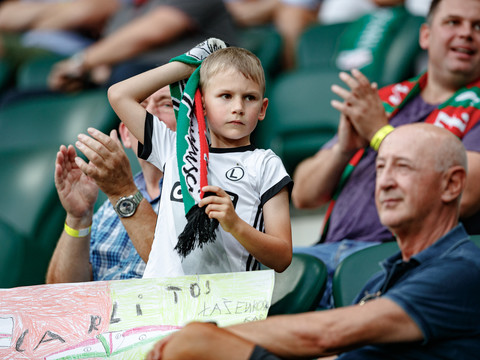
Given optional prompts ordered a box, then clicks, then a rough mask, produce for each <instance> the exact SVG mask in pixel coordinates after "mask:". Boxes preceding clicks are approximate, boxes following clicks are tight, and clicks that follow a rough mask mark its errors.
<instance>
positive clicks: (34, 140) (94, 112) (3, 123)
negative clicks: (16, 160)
mask: <svg viewBox="0 0 480 360" xmlns="http://www.w3.org/2000/svg"><path fill="white" fill-rule="evenodd" d="M117 125H118V118H117V116H116V114H115V112H114V111H113V109H112V107H111V106H110V104H109V102H108V99H107V94H106V91H105V90H103V89H97V90H89V91H84V92H81V93H79V94H45V95H38V96H34V97H26V98H25V99H21V100H17V101H14V102H12V103H9V104H7V105H5V106H3V107H2V111H0V132H1V133H2V134H8V135H9V136H8V137H4V139H3V140H4V141H1V142H0V150H5V149H8V150H12V149H22V148H26V147H30V148H38V147H51V146H52V145H54V146H55V147H57V148H58V147H59V146H60V145H61V144H66V145H68V144H74V143H75V141H76V140H77V135H78V134H79V133H81V132H83V133H86V130H87V128H88V127H96V128H98V129H99V130H101V131H103V132H106V133H109V132H110V130H111V129H113V128H116V127H117Z"/></svg>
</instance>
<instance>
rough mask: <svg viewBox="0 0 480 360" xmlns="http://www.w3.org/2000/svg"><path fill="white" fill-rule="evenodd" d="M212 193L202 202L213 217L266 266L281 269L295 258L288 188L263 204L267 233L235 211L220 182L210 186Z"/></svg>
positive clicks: (207, 189) (201, 204)
mask: <svg viewBox="0 0 480 360" xmlns="http://www.w3.org/2000/svg"><path fill="white" fill-rule="evenodd" d="M202 190H203V191H205V192H214V193H216V195H217V196H208V197H206V198H204V199H202V201H201V202H200V204H199V206H200V207H203V206H206V208H205V212H206V213H207V214H208V215H209V217H210V218H214V219H217V220H218V221H219V222H220V225H221V226H222V228H223V229H224V230H225V231H227V232H229V233H231V234H232V235H233V236H234V237H235V239H237V241H238V242H239V243H240V244H242V245H243V247H244V248H245V249H246V250H247V251H248V252H249V253H250V254H252V255H253V256H254V257H255V258H256V259H257V260H258V261H260V262H261V263H262V264H264V265H265V266H268V267H269V268H271V269H274V270H276V271H278V272H281V271H283V270H285V269H286V268H287V267H288V265H290V262H291V261H292V231H291V225H290V212H289V207H288V191H287V189H286V188H284V189H283V190H281V191H280V192H279V193H278V194H277V195H275V196H274V197H273V198H271V199H270V200H269V201H267V202H266V203H265V205H264V206H263V216H264V221H265V233H262V232H260V231H258V230H257V229H255V228H253V227H252V226H251V225H250V224H248V223H247V222H245V221H243V220H242V219H241V218H240V217H239V216H238V215H237V213H236V212H235V209H234V208H233V204H232V201H231V200H230V197H229V195H228V194H227V193H226V192H225V191H224V190H222V189H221V188H219V187H218V186H206V187H204V188H203V189H202Z"/></svg>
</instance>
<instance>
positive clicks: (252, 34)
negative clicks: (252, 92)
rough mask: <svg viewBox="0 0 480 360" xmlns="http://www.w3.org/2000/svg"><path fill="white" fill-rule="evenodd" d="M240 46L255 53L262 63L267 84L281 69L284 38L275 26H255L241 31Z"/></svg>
mask: <svg viewBox="0 0 480 360" xmlns="http://www.w3.org/2000/svg"><path fill="white" fill-rule="evenodd" d="M239 37H240V40H239V46H241V47H243V48H245V49H248V50H250V51H251V52H253V53H254V54H255V55H257V57H258V58H259V59H260V61H261V62H262V66H263V69H264V71H265V77H266V80H267V83H268V81H269V79H271V78H272V77H274V76H275V75H276V74H277V73H278V72H279V71H280V69H281V62H280V61H279V60H278V59H279V58H280V56H281V55H280V54H281V52H282V46H283V44H282V38H281V36H280V34H279V33H278V32H277V31H276V30H275V28H274V27H273V26H253V27H246V28H242V29H240V30H239Z"/></svg>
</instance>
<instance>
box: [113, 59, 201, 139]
mask: <svg viewBox="0 0 480 360" xmlns="http://www.w3.org/2000/svg"><path fill="white" fill-rule="evenodd" d="M194 69H195V68H194V67H192V66H190V65H186V64H183V63H180V62H172V63H168V64H165V65H162V66H160V67H157V68H155V69H152V70H149V71H146V72H144V73H141V74H139V75H136V76H133V77H131V78H128V79H126V80H123V81H121V82H118V83H116V84H114V85H112V86H111V87H110V88H109V89H108V100H109V101H110V104H111V106H112V108H113V110H115V112H116V114H117V115H118V117H119V118H120V120H121V121H122V122H124V123H125V125H126V126H127V127H128V129H129V130H130V131H131V132H132V133H133V135H134V136H135V137H136V138H137V139H138V141H140V142H141V143H142V144H143V143H144V124H145V123H144V122H142V121H144V120H145V109H144V107H143V106H142V105H141V103H142V102H143V101H144V100H145V99H146V98H147V97H149V96H150V95H151V94H153V93H154V92H156V91H157V90H158V89H161V88H162V87H164V86H166V85H170V84H172V83H174V82H177V81H179V80H182V79H185V78H188V77H189V76H190V75H191V74H192V72H193V71H194Z"/></svg>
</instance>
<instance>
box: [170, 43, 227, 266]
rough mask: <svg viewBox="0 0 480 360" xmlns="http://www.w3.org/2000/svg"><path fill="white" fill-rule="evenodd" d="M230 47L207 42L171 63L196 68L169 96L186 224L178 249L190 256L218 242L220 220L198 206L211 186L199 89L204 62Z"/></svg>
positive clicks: (176, 248) (204, 123)
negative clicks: (212, 217)
mask: <svg viewBox="0 0 480 360" xmlns="http://www.w3.org/2000/svg"><path fill="white" fill-rule="evenodd" d="M226 46H227V45H226V44H225V43H224V42H223V41H221V40H218V39H208V40H206V41H204V42H202V43H201V44H199V45H197V46H196V47H195V48H193V49H192V50H190V51H189V52H187V53H185V54H183V55H180V56H178V57H175V58H173V59H172V60H170V61H180V62H183V63H185V64H189V65H194V66H197V69H195V71H194V72H193V73H192V75H191V76H190V77H189V78H188V80H182V81H179V82H177V83H175V84H172V85H170V93H171V95H172V102H173V107H174V111H175V117H176V119H177V145H176V150H177V151H176V152H177V165H178V171H179V175H180V185H181V191H182V197H183V204H184V209H185V216H186V218H187V224H186V225H185V229H184V230H183V232H182V233H181V234H180V235H179V237H178V243H177V245H176V247H175V250H177V252H178V253H179V254H180V255H181V256H182V257H185V256H187V255H188V254H189V253H190V252H191V251H192V250H194V249H195V248H196V247H197V246H198V247H200V248H201V247H203V245H204V244H206V243H208V242H213V241H215V238H216V236H215V230H216V229H217V227H218V220H216V219H210V218H209V217H208V215H207V214H206V213H205V210H204V209H203V208H200V207H199V206H198V203H199V202H200V200H201V199H202V198H203V197H204V196H208V195H210V194H204V193H203V191H202V188H203V187H204V186H206V185H208V177H207V175H208V156H209V151H208V140H207V126H206V122H205V117H204V115H203V106H202V98H201V93H200V90H199V81H200V66H201V63H202V61H203V60H204V59H205V58H206V57H207V56H208V55H210V54H211V53H213V52H214V51H215V50H217V49H220V48H224V47H226Z"/></svg>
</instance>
